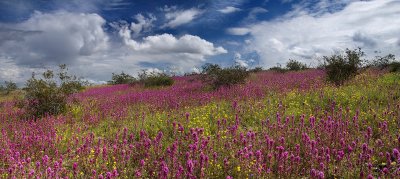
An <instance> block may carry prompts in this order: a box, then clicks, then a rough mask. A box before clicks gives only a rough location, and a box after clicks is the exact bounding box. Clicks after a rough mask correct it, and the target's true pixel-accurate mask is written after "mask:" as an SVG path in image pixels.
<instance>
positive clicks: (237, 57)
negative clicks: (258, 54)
mask: <svg viewBox="0 0 400 179" xmlns="http://www.w3.org/2000/svg"><path fill="white" fill-rule="evenodd" d="M233 60H234V61H235V63H236V64H237V65H239V66H241V67H246V68H247V67H249V62H250V61H247V60H244V59H242V55H241V54H240V53H237V52H236V53H235V54H234V57H233Z"/></svg>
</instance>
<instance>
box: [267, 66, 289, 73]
mask: <svg viewBox="0 0 400 179" xmlns="http://www.w3.org/2000/svg"><path fill="white" fill-rule="evenodd" d="M269 70H270V71H275V72H279V73H285V72H287V69H285V68H282V67H280V66H274V67H271V68H269Z"/></svg>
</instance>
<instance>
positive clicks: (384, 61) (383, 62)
mask: <svg viewBox="0 0 400 179" xmlns="http://www.w3.org/2000/svg"><path fill="white" fill-rule="evenodd" d="M394 61H395V56H394V55H393V54H389V55H386V56H383V57H382V56H376V57H375V59H374V60H373V61H372V62H371V63H370V64H369V66H373V67H378V68H380V69H384V68H387V67H389V66H390V64H391V63H392V62H394Z"/></svg>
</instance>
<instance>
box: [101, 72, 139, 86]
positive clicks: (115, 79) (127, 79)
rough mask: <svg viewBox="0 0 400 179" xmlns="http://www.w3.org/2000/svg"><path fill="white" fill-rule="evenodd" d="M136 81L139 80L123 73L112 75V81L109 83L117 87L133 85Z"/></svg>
mask: <svg viewBox="0 0 400 179" xmlns="http://www.w3.org/2000/svg"><path fill="white" fill-rule="evenodd" d="M136 81H137V80H136V79H135V78H134V77H133V76H131V75H129V74H126V73H124V72H122V73H120V74H115V73H112V77H111V80H110V81H108V82H107V83H108V84H110V85H117V84H131V83H134V82H136Z"/></svg>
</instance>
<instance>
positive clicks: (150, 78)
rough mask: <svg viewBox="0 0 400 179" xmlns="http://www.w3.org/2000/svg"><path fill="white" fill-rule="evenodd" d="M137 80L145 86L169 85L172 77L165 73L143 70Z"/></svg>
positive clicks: (172, 81) (172, 82)
mask: <svg viewBox="0 0 400 179" xmlns="http://www.w3.org/2000/svg"><path fill="white" fill-rule="evenodd" d="M138 82H139V83H141V84H143V85H144V86H145V87H157V86H171V85H172V84H174V79H172V77H170V76H169V75H167V74H165V73H161V72H150V73H149V72H145V71H143V72H142V73H139V81H138Z"/></svg>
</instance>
